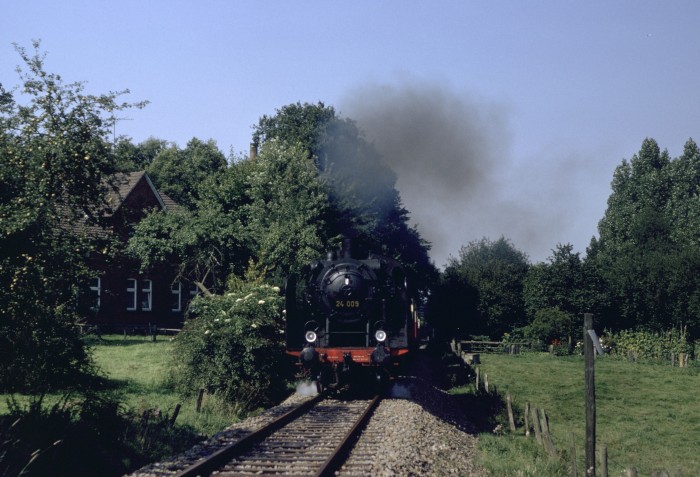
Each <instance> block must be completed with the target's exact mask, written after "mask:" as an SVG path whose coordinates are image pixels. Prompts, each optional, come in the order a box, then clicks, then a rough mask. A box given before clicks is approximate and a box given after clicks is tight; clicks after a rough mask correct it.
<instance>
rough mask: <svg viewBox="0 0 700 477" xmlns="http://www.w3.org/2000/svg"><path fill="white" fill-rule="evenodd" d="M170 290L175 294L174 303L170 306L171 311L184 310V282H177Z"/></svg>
mask: <svg viewBox="0 0 700 477" xmlns="http://www.w3.org/2000/svg"><path fill="white" fill-rule="evenodd" d="M170 292H171V293H172V294H173V304H172V306H171V307H170V310H171V311H176V312H177V311H182V283H180V282H176V283H174V284H173V286H172V288H171V289H170Z"/></svg>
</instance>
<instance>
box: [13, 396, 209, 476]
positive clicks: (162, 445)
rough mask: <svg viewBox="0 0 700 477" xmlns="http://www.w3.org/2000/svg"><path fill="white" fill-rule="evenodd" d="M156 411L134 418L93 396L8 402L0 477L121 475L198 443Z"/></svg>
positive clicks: (111, 402) (194, 435)
mask: <svg viewBox="0 0 700 477" xmlns="http://www.w3.org/2000/svg"><path fill="white" fill-rule="evenodd" d="M173 422H174V417H172V416H169V415H167V414H166V415H163V414H161V413H160V412H158V413H155V412H151V413H143V414H142V415H138V414H134V413H132V412H129V411H126V412H125V411H123V410H121V409H120V406H119V403H118V402H117V401H114V400H112V399H109V398H104V397H99V396H96V395H93V396H90V397H85V398H84V399H83V400H82V401H79V402H77V401H75V400H74V399H72V398H69V397H64V398H63V399H61V400H60V401H59V402H58V403H56V404H54V405H51V406H49V405H46V404H45V403H43V398H41V397H39V398H38V399H34V400H32V401H31V402H30V403H29V404H28V405H27V406H20V405H19V404H17V402H13V403H12V405H11V407H10V412H9V413H8V415H5V416H0V475H3V476H5V475H7V476H9V475H18V474H21V475H25V476H53V475H72V476H92V475H98V474H99V475H104V476H107V477H110V476H118V475H124V474H125V473H128V472H131V471H133V470H135V469H137V468H139V467H142V466H143V465H145V464H147V463H149V462H153V461H156V460H160V459H162V458H164V457H166V456H168V455H172V454H176V453H179V452H182V451H183V450H185V449H188V448H189V447H191V446H192V445H194V444H195V443H196V442H198V441H200V440H201V436H200V435H198V434H197V433H196V432H195V430H194V429H193V428H191V427H190V426H174V425H173Z"/></svg>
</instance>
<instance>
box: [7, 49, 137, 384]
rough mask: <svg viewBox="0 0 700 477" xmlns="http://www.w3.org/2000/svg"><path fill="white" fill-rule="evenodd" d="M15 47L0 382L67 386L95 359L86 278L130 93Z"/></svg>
mask: <svg viewBox="0 0 700 477" xmlns="http://www.w3.org/2000/svg"><path fill="white" fill-rule="evenodd" d="M39 49H40V46H39V43H38V42H35V43H34V50H35V51H34V53H33V54H31V53H30V52H27V51H26V50H25V49H24V48H22V47H18V46H16V50H17V52H18V53H19V55H20V57H21V59H22V61H23V64H24V66H23V67H22V68H20V69H19V71H20V78H21V81H22V89H21V92H22V93H23V96H22V97H23V98H27V100H26V103H23V104H20V103H17V102H15V100H14V98H13V97H12V94H10V93H9V92H7V91H5V90H4V89H3V88H2V87H1V86H0V184H2V187H0V293H1V294H2V297H1V299H0V302H1V303H2V307H1V308H0V388H2V389H28V390H42V389H46V388H49V387H56V386H62V385H66V384H67V383H69V382H71V381H73V380H74V379H75V377H76V376H77V375H79V374H80V371H86V370H87V367H88V365H89V359H88V356H87V354H86V353H85V350H84V348H83V345H82V343H81V341H80V340H79V338H78V336H77V332H76V329H77V328H76V327H75V326H74V325H75V322H76V320H77V313H76V310H77V307H78V305H79V303H78V300H77V297H78V293H77V291H78V287H79V284H80V283H85V282H86V280H87V277H88V273H89V272H88V270H87V267H86V257H87V255H88V253H89V252H90V250H91V248H92V247H93V246H94V245H95V243H94V241H93V239H92V237H89V236H85V235H83V236H81V235H80V234H78V233H77V232H76V231H75V230H74V229H72V228H71V227H70V226H69V224H71V223H76V222H78V223H84V222H86V221H87V222H88V223H93V224H94V223H97V222H98V221H99V218H100V211H101V208H100V205H101V204H104V203H105V201H104V194H105V192H106V190H105V188H104V186H103V184H104V183H105V180H106V178H107V177H108V175H109V174H110V173H111V172H112V171H113V158H112V155H111V148H110V145H109V141H108V137H109V131H110V128H111V124H112V122H113V121H114V117H115V113H116V112H117V111H119V110H120V109H123V108H125V107H129V106H130V105H128V104H118V103H117V98H118V97H119V96H120V95H121V94H122V93H110V94H108V95H100V96H95V95H90V94H86V93H85V92H84V90H83V85H82V84H81V83H71V84H65V83H64V82H63V81H62V80H61V77H60V76H58V75H56V74H51V73H47V72H46V71H45V70H44V55H42V54H40V52H39Z"/></svg>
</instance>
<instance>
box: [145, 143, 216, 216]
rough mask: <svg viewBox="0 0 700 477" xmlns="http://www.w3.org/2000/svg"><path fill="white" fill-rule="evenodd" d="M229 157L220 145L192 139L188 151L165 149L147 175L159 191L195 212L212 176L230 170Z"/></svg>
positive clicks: (154, 160)
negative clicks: (203, 189) (227, 161)
mask: <svg viewBox="0 0 700 477" xmlns="http://www.w3.org/2000/svg"><path fill="white" fill-rule="evenodd" d="M226 165H227V163H226V157H225V156H224V155H223V154H222V153H221V151H219V149H218V148H217V146H216V142H215V141H214V140H213V139H210V140H209V141H207V142H203V141H200V140H199V139H197V138H192V139H190V141H189V142H188V143H187V147H185V149H179V148H178V147H177V146H176V145H171V146H170V147H167V148H164V149H163V150H161V151H160V152H159V153H158V155H157V156H156V157H155V158H154V159H153V162H151V163H150V164H149V165H148V167H147V168H146V172H148V175H149V176H150V177H151V178H152V179H153V182H154V183H155V185H156V187H158V190H161V191H163V192H164V193H166V194H168V195H169V196H170V197H171V198H172V199H174V200H175V202H177V203H178V204H180V205H182V206H184V207H187V208H188V209H193V208H194V207H195V202H196V201H197V199H199V197H200V186H201V184H202V182H203V181H204V180H205V179H207V178H208V177H209V176H211V175H214V174H217V173H220V172H222V171H223V170H225V169H226Z"/></svg>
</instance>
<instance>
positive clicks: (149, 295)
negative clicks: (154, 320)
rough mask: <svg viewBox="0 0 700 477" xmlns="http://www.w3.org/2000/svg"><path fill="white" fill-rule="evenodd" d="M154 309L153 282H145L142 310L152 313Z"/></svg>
mask: <svg viewBox="0 0 700 477" xmlns="http://www.w3.org/2000/svg"><path fill="white" fill-rule="evenodd" d="M152 308H153V281H152V280H144V281H143V284H142V288H141V309H142V310H143V311H151V309H152Z"/></svg>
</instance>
